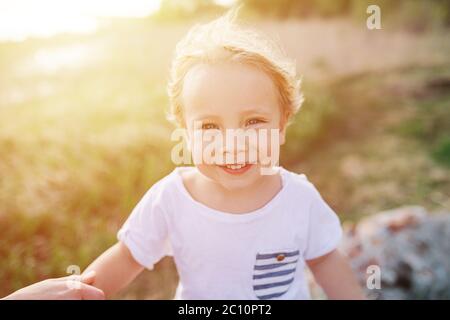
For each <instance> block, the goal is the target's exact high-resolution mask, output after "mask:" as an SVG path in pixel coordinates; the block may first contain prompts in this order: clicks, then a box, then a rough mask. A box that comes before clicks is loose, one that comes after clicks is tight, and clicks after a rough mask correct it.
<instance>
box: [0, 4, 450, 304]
mask: <svg viewBox="0 0 450 320" xmlns="http://www.w3.org/2000/svg"><path fill="white" fill-rule="evenodd" d="M238 3H242V4H244V6H243V8H242V10H241V14H240V16H241V19H242V20H243V21H245V22H246V23H248V24H251V25H253V26H256V27H257V28H259V29H261V30H262V31H263V32H265V33H267V34H268V35H269V36H271V37H273V38H275V39H278V40H279V41H280V42H281V43H282V45H283V46H284V47H285V49H286V51H287V53H288V54H289V55H290V56H293V57H295V58H296V61H297V67H298V71H299V73H301V74H302V75H303V90H304V94H305V98H306V101H305V104H304V105H303V107H302V109H301V110H300V112H299V113H298V115H297V118H296V121H295V122H294V123H293V124H292V126H291V127H290V128H289V131H288V139H287V144H286V145H285V146H283V150H282V154H281V164H282V165H283V166H285V167H286V168H287V169H289V170H293V171H296V172H299V173H305V174H306V175H307V176H308V178H309V179H310V180H311V181H312V182H313V183H314V184H315V185H316V186H317V188H318V189H319V191H320V192H321V194H322V196H323V197H324V199H325V200H326V201H327V202H328V203H329V204H330V206H331V207H332V208H333V209H334V210H335V211H336V212H337V213H338V214H339V216H340V218H341V220H342V222H343V223H344V226H345V228H346V242H345V243H346V247H345V248H344V249H345V250H347V252H348V254H349V256H350V257H351V258H352V259H353V266H354V267H355V270H356V271H357V272H358V273H359V277H360V279H361V283H362V284H363V285H365V281H366V278H367V274H366V272H365V267H366V266H367V265H370V264H374V263H375V264H377V265H380V266H381V276H382V278H381V284H382V288H381V289H379V290H377V291H376V292H369V294H373V297H374V298H380V299H382V298H394V299H403V298H405V299H409V298H428V299H432V298H444V299H448V298H450V266H449V263H450V262H449V259H448V256H449V254H450V247H449V245H450V222H449V221H450V220H449V218H448V217H449V212H450V209H449V206H450V199H449V195H450V175H449V170H450V41H449V30H450V1H449V0H429V1H425V0H423V1H422V0H397V1H388V0H372V1H366V0H330V1H326V0H298V1H295V0H278V1H268V0H242V1H239V0H236V1H233V0H220V1H219V0H217V1H213V0H160V1H159V0H127V1H125V0H123V1H120V0H109V1H106V0H104V1H102V0H97V1H87V0H78V1H63V0H59V1H56V0H39V1H32V0H14V1H13V0H9V1H8V0H0V297H1V296H4V295H6V294H8V293H10V292H12V291H13V290H16V289H18V288H21V287H23V286H25V285H28V284H31V283H33V282H35V281H38V280H42V279H46V278H49V277H59V276H65V275H67V273H66V270H67V268H68V266H70V265H78V266H80V268H81V269H83V268H85V267H86V266H87V265H88V264H89V263H90V262H91V261H92V260H93V259H95V258H96V257H97V256H98V255H99V254H100V253H102V252H103V251H104V250H105V249H106V248H108V247H109V246H110V245H112V244H114V243H115V241H116V232H117V230H118V228H119V227H120V226H121V225H122V223H123V222H124V221H125V219H126V217H127V216H128V215H129V213H130V212H131V210H132V209H133V207H134V206H135V205H136V203H137V202H138V201H139V199H140V198H141V197H142V195H143V194H144V193H145V191H146V190H147V189H148V188H149V187H150V186H151V185H152V184H153V183H154V182H155V181H157V180H158V179H160V178H162V177H163V176H165V175H167V174H168V173H169V172H170V171H171V170H172V169H173V167H174V165H173V164H172V163H171V161H170V149H171V147H172V146H173V144H174V143H173V142H171V141H170V133H171V131H172V130H173V127H172V125H171V124H169V123H168V122H167V121H166V120H165V111H166V110H167V107H168V101H167V97H166V92H165V86H166V81H167V76H168V72H167V71H168V67H169V62H170V58H171V56H172V52H173V50H174V46H175V44H176V43H177V41H178V40H180V39H181V37H182V36H183V35H184V34H185V32H186V31H187V30H188V29H189V28H190V27H191V26H193V25H194V24H195V23H198V22H202V21H208V20H211V19H213V18H215V17H217V16H218V15H220V14H222V13H224V12H225V11H226V10H227V9H228V8H229V7H230V6H231V5H234V4H238ZM370 4H376V5H378V6H379V7H380V9H381V25H382V29H380V30H377V29H375V30H369V29H368V28H367V25H366V20H367V18H368V17H369V16H370V14H368V13H367V12H366V10H367V7H368V6H369V5H370ZM387 210H389V211H387ZM386 211H387V212H386ZM380 212H381V213H380ZM380 217H381V218H380ZM368 230H369V231H368ZM399 239H400V240H401V241H400V240H399ZM388 246H391V247H394V248H391V247H389V248H391V249H389V250H388ZM377 248H378V249H377ZM361 261H362V262H361ZM176 284H177V275H176V270H175V268H174V265H173V262H172V260H171V259H170V258H165V259H163V260H162V261H161V262H160V263H159V264H158V265H157V267H156V269H155V270H154V271H152V272H150V271H146V272H144V273H143V274H142V275H141V276H139V277H138V278H137V279H136V280H135V281H134V283H133V284H132V285H131V286H130V287H129V288H128V289H127V290H125V291H124V292H123V293H121V294H119V295H118V296H117V298H123V299H134V298H142V299H161V298H171V297H172V295H173V293H174V289H175V286H176ZM312 286H313V284H312ZM314 296H315V297H318V298H322V297H323V294H321V293H320V290H314Z"/></svg>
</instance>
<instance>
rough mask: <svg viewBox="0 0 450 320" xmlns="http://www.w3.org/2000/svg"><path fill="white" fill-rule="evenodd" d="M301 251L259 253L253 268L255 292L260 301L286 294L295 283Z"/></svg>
mask: <svg viewBox="0 0 450 320" xmlns="http://www.w3.org/2000/svg"><path fill="white" fill-rule="evenodd" d="M299 256H300V251H299V250H297V249H289V250H277V251H275V250H273V251H269V252H267V251H265V252H259V253H257V255H256V260H255V265H254V268H253V291H254V292H255V294H256V296H257V297H258V298H259V299H273V298H277V297H281V296H282V295H283V294H285V293H286V292H287V291H288V290H289V288H290V286H291V284H292V282H293V281H294V277H295V271H296V269H297V264H298V263H297V262H298V259H299Z"/></svg>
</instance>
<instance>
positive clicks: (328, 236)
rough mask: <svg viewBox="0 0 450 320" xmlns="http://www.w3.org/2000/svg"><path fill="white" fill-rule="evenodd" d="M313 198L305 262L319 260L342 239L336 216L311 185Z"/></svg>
mask: <svg viewBox="0 0 450 320" xmlns="http://www.w3.org/2000/svg"><path fill="white" fill-rule="evenodd" d="M311 186H312V189H313V198H312V203H311V206H310V212H309V223H308V237H307V244H306V250H305V253H304V258H305V260H311V259H315V258H319V257H321V256H323V255H325V254H327V253H330V252H331V251H333V250H334V249H336V248H337V247H338V245H339V242H340V240H341V237H342V227H341V223H340V221H339V218H338V216H337V215H336V213H335V212H334V211H333V209H331V208H330V206H329V205H328V204H327V203H326V202H325V200H323V198H322V196H321V195H320V193H319V192H318V191H317V189H316V188H315V187H314V186H313V185H312V184H311Z"/></svg>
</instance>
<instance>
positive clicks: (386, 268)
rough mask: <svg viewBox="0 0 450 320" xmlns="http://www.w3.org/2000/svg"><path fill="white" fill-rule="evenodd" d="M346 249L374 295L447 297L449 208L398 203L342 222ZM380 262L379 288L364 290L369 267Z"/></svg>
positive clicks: (449, 284) (449, 281)
mask: <svg viewBox="0 0 450 320" xmlns="http://www.w3.org/2000/svg"><path fill="white" fill-rule="evenodd" d="M341 249H342V251H344V253H346V254H347V256H348V257H349V259H350V262H351V264H352V267H353V269H354V270H355V272H356V274H357V276H358V278H359V280H360V282H361V284H362V285H363V287H364V288H366V290H367V294H368V296H369V297H371V298H375V299H450V213H449V212H440V213H434V214H428V213H427V212H426V210H425V209H424V208H422V207H417V206H414V207H401V208H398V209H395V210H390V211H385V212H381V213H378V214H375V215H373V216H370V217H368V218H365V219H362V220H361V221H360V222H359V223H357V224H356V225H350V226H348V225H347V226H344V238H343V241H342V245H341ZM371 265H375V266H378V267H379V270H380V276H381V288H380V289H368V288H367V279H368V277H369V276H370V274H368V273H367V268H368V267H369V266H371Z"/></svg>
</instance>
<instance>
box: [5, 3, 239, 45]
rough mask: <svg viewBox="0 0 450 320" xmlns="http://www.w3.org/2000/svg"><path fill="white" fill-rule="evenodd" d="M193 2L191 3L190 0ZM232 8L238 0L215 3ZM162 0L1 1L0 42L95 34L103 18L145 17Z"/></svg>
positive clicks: (157, 6) (154, 9)
mask: <svg viewBox="0 0 450 320" xmlns="http://www.w3.org/2000/svg"><path fill="white" fill-rule="evenodd" d="M186 1H189V0H186ZM215 2H216V3H217V4H220V5H229V4H231V3H233V2H234V0H215ZM160 3H161V0H0V41H2V40H13V41H21V40H24V39H26V38H27V37H30V36H33V37H50V36H53V35H56V34H58V33H84V32H92V31H94V30H96V29H97V27H98V22H99V21H98V19H99V18H107V17H145V16H148V15H151V14H152V13H155V12H156V11H158V9H159V7H160Z"/></svg>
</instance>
